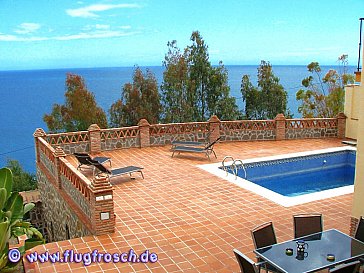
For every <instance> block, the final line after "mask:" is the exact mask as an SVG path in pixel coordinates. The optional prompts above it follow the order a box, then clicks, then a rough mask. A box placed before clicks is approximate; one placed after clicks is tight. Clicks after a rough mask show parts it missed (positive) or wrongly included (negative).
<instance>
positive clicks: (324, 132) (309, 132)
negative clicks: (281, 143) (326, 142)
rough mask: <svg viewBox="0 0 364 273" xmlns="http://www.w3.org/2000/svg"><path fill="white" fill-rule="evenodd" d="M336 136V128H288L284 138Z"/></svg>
mask: <svg viewBox="0 0 364 273" xmlns="http://www.w3.org/2000/svg"><path fill="white" fill-rule="evenodd" d="M330 137H337V129H336V128H308V129H288V130H286V139H302V138H330Z"/></svg>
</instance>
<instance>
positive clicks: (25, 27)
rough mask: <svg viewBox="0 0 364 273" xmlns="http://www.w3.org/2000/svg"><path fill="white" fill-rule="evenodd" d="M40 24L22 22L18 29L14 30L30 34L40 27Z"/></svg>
mask: <svg viewBox="0 0 364 273" xmlns="http://www.w3.org/2000/svg"><path fill="white" fill-rule="evenodd" d="M40 26H41V25H40V24H36V23H22V24H20V25H19V26H18V29H16V30H14V32H16V33H18V34H29V33H33V32H36V31H37V30H38V29H40Z"/></svg>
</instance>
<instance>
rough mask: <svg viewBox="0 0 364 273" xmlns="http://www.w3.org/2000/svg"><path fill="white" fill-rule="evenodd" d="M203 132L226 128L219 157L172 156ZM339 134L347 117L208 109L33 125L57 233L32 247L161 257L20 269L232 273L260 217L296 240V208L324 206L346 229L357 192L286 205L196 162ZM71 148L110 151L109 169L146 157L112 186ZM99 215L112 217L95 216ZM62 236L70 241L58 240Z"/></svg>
mask: <svg viewBox="0 0 364 273" xmlns="http://www.w3.org/2000/svg"><path fill="white" fill-rule="evenodd" d="M209 131H211V132H212V134H211V136H210V137H211V138H213V139H214V138H216V137H217V135H219V136H222V142H221V143H218V144H217V145H216V147H215V151H216V153H217V155H218V158H217V159H215V158H213V157H212V160H211V162H209V161H208V159H207V158H205V157H203V156H202V155H195V154H181V155H180V156H177V157H175V158H171V151H170V147H171V146H170V145H168V143H170V141H171V140H173V139H176V138H179V139H181V138H183V139H189V140H193V139H201V138H203V137H204V136H205V135H206V133H207V132H209ZM344 132H345V116H343V115H339V116H338V118H333V119H308V120H304V119H296V120H286V119H285V118H284V117H283V116H282V115H278V116H277V118H276V119H275V120H272V121H232V122H222V121H219V120H218V119H217V118H216V117H212V118H211V119H210V121H209V122H204V123H188V124H169V125H149V123H147V122H146V121H145V120H144V121H141V122H140V123H139V125H138V126H135V127H128V128H119V129H108V130H102V129H101V130H100V129H99V128H98V127H97V126H91V127H90V129H89V131H85V132H76V133H68V134H58V135H47V134H45V133H44V131H42V130H37V131H36V132H35V139H36V149H37V169H38V179H39V180H40V190H41V192H42V193H43V194H42V195H41V198H42V201H43V204H46V205H47V206H48V214H47V213H46V217H48V218H47V219H48V221H47V222H48V224H49V225H51V226H49V229H50V230H51V231H50V233H51V236H53V240H55V241H57V242H53V243H48V244H46V245H43V246H38V247H37V248H36V250H37V251H38V253H42V252H44V251H46V250H48V251H49V252H50V253H53V252H57V251H60V252H63V251H65V250H67V249H68V250H71V249H72V250H74V251H75V252H77V253H86V252H92V251H93V250H95V249H97V250H98V251H99V252H104V253H105V252H108V253H122V252H127V251H129V250H130V249H133V250H134V251H135V252H136V253H142V252H144V251H145V250H149V251H150V252H154V253H156V254H157V255H158V261H157V262H156V263H147V264H141V263H117V264H114V263H94V264H91V265H89V266H84V265H83V263H55V264H52V263H50V262H46V263H39V262H38V263H33V264H29V263H27V262H26V261H25V267H26V268H27V269H28V271H29V272H31V270H33V272H34V271H35V272H238V271H239V268H238V264H237V262H236V260H235V258H234V256H233V252H232V249H233V248H237V249H239V250H241V251H242V252H243V253H246V254H247V255H248V256H250V257H251V258H254V254H253V252H252V250H253V249H254V247H253V242H252V239H251V235H250V230H251V229H252V228H253V227H255V226H257V225H259V224H261V223H264V222H267V221H273V222H274V225H275V229H276V233H277V238H278V241H285V240H288V239H291V238H293V229H292V227H293V223H292V215H293V214H297V213H308V212H320V213H323V217H324V228H325V229H330V228H336V229H338V230H341V231H343V232H345V233H347V234H349V233H350V232H351V231H350V227H351V221H352V218H351V215H352V213H351V210H352V201H353V194H347V195H342V196H339V197H334V198H327V199H324V200H320V201H315V202H310V203H307V204H303V205H297V206H293V207H289V208H286V207H282V206H280V205H277V204H276V203H273V202H271V201H269V200H267V199H265V198H263V197H261V196H259V195H256V194H254V193H252V192H250V191H247V190H245V189H242V188H240V187H238V186H236V185H234V184H232V183H230V182H228V181H226V180H223V179H221V178H218V177H217V176H214V175H212V174H210V173H208V172H206V171H204V170H202V169H200V168H198V165H200V164H206V163H216V162H221V161H222V159H223V158H224V156H226V155H232V156H233V157H235V158H241V159H248V158H253V157H262V156H270V155H277V154H287V153H292V152H302V151H310V150H312V149H324V148H331V147H338V146H343V144H342V143H341V140H342V138H343V136H344ZM237 140H245V141H237ZM277 140H278V141H277ZM313 147H314V148H313ZM123 148H128V149H123ZM140 148H142V149H140ZM76 151H78V152H79V151H86V152H89V153H91V154H93V153H95V154H97V155H100V156H107V157H111V158H112V165H113V168H116V167H122V166H126V165H136V166H138V165H142V166H143V167H144V168H145V169H144V175H145V179H144V180H143V179H141V178H139V177H138V176H136V179H135V180H130V178H129V177H128V176H124V177H123V176H122V177H116V178H113V179H112V180H111V181H112V185H110V184H109V183H108V181H106V179H104V180H103V179H102V178H100V179H94V178H93V177H92V171H91V170H89V171H83V172H79V171H78V170H77V169H76V166H77V162H76V159H75V158H74V157H73V156H72V155H71V154H72V153H73V152H76ZM110 196H111V197H110ZM62 200H64V202H61V201H62ZM105 213H106V215H107V216H108V217H101V216H100V215H101V214H103V215H105ZM68 236H69V237H70V238H73V239H69V240H64V239H65V238H63V239H62V237H68ZM76 237H79V238H76Z"/></svg>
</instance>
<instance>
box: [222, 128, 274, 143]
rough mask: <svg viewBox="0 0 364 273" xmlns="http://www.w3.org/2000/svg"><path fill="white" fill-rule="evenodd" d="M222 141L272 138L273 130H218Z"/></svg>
mask: <svg viewBox="0 0 364 273" xmlns="http://www.w3.org/2000/svg"><path fill="white" fill-rule="evenodd" d="M220 136H221V140H222V141H254V140H274V139H275V138H276V132H275V130H235V131H220Z"/></svg>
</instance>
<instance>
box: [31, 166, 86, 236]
mask: <svg viewBox="0 0 364 273" xmlns="http://www.w3.org/2000/svg"><path fill="white" fill-rule="evenodd" d="M37 180H38V188H39V191H40V192H41V201H42V209H43V218H44V221H45V223H46V227H47V230H48V240H49V241H51V242H52V241H62V240H66V239H69V238H76V237H81V236H86V235H90V234H91V232H90V230H89V229H88V228H87V227H86V226H85V225H84V224H83V223H82V221H81V220H80V219H79V218H78V217H77V215H76V214H75V212H74V210H73V209H72V208H71V207H70V205H69V203H68V202H67V200H65V199H64V198H63V197H62V196H61V195H60V193H59V191H58V189H57V188H56V187H55V186H54V184H53V183H52V182H51V181H48V178H47V176H46V175H45V174H44V173H43V172H42V171H41V170H40V169H39V167H37ZM67 230H68V233H69V234H67ZM68 235H69V237H68Z"/></svg>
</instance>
